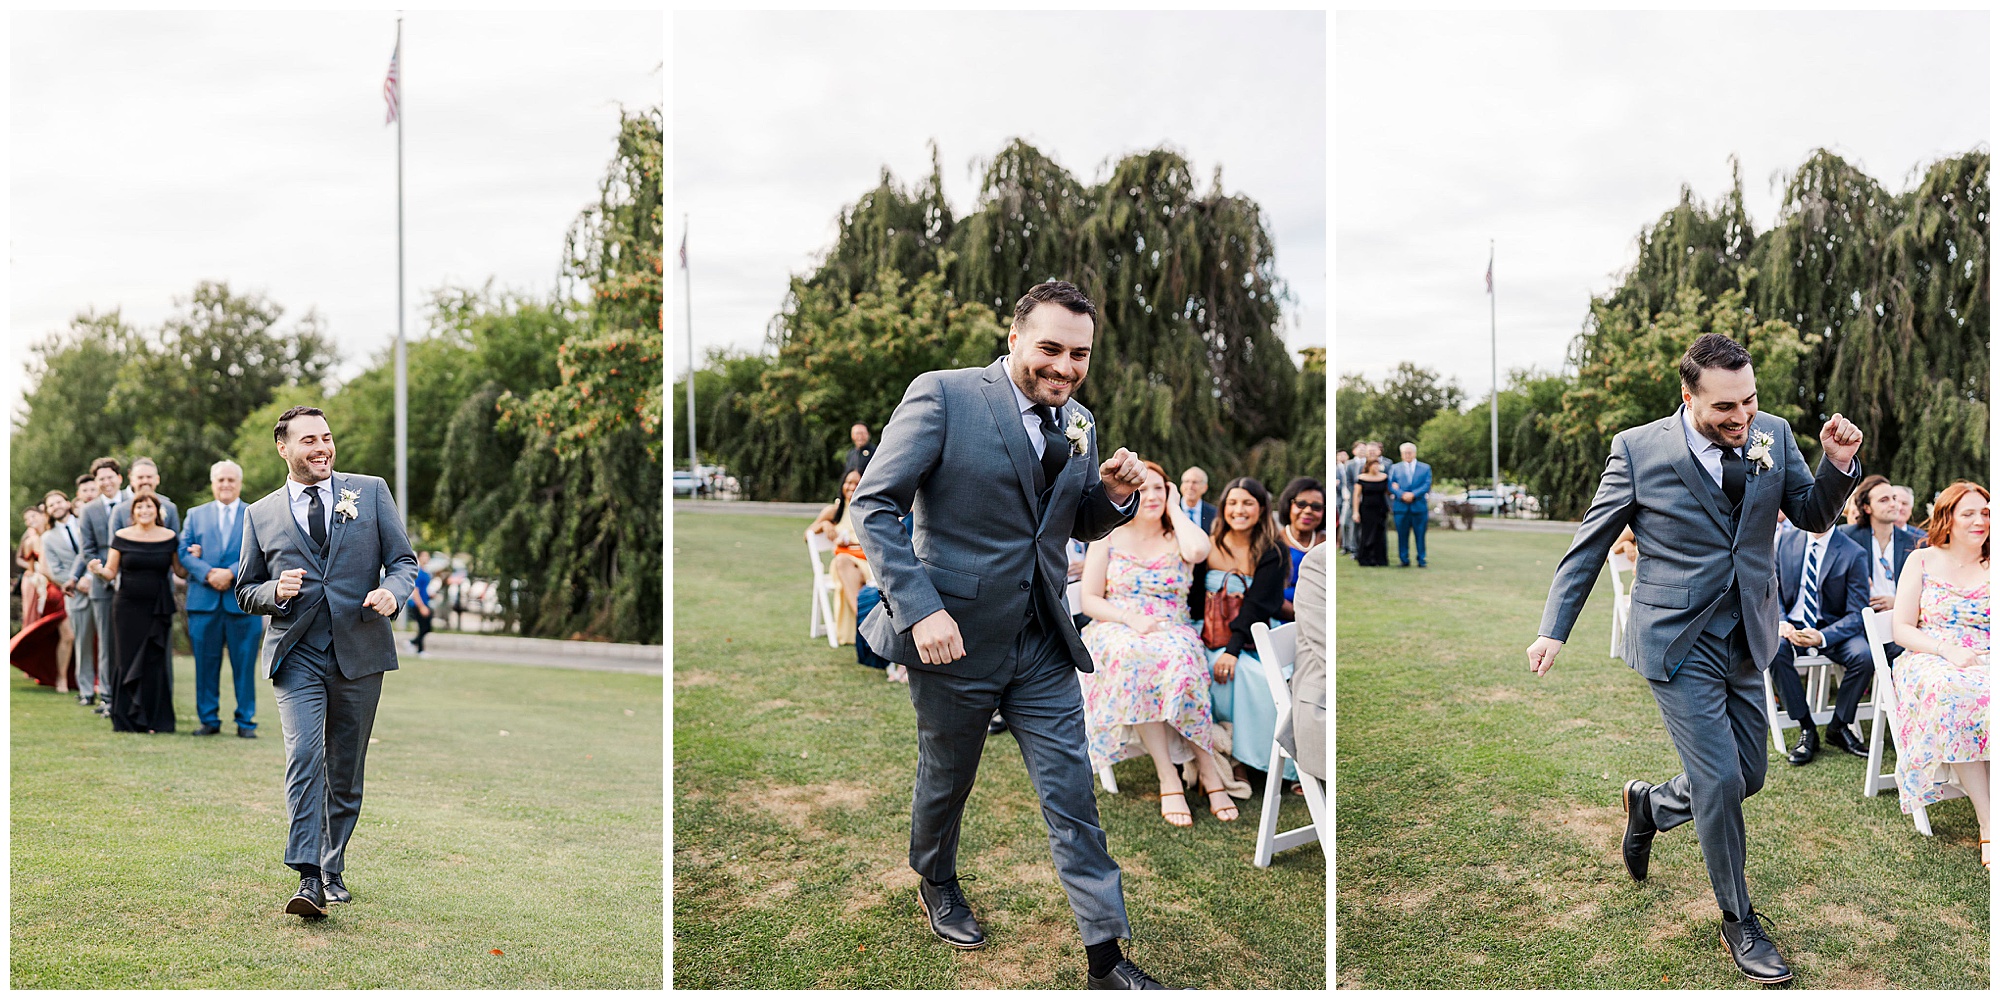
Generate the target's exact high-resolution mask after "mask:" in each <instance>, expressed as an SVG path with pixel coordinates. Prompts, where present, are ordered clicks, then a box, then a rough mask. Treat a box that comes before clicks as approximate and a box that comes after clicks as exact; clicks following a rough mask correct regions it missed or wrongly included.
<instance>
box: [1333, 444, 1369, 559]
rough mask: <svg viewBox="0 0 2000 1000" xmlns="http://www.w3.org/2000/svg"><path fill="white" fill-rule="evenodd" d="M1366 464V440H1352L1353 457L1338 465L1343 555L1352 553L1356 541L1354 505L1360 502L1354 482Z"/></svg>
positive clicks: (1358, 479) (1341, 547)
mask: <svg viewBox="0 0 2000 1000" xmlns="http://www.w3.org/2000/svg"><path fill="white" fill-rule="evenodd" d="M1367 464H1368V442H1366V441H1356V442H1354V457H1352V458H1349V459H1348V460H1347V461H1345V462H1342V463H1341V465H1340V492H1341V502H1340V551H1341V553H1342V554H1343V555H1350V556H1351V555H1353V554H1354V546H1355V544H1356V542H1357V539H1356V538H1355V537H1354V536H1355V531H1354V505H1355V504H1356V503H1359V502H1360V498H1359V497H1358V496H1356V495H1355V489H1356V488H1355V485H1354V484H1355V483H1357V482H1359V481H1360V476H1361V469H1362V467H1363V466H1365V465H1367Z"/></svg>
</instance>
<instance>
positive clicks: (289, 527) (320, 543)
mask: <svg viewBox="0 0 2000 1000" xmlns="http://www.w3.org/2000/svg"><path fill="white" fill-rule="evenodd" d="M275 437H276V438H277V442H278V455H279V456H280V457H282V458H283V459H284V460H285V465H286V467H287V468H288V469H290V470H291V475H290V476H289V477H288V478H287V479H286V480H285V485H284V487H283V488H282V489H279V490H277V491H276V492H274V493H271V494H270V495H269V496H266V497H265V498H264V499H262V500H259V501H257V502H256V503H254V504H251V505H250V510H249V512H248V515H247V516H246V517H245V518H244V521H243V561H242V563H241V564H239V565H238V566H237V567H236V601H237V603H238V604H239V605H240V606H241V607H242V608H243V610H244V611H245V612H247V613H249V614H253V615H269V616H270V619H271V625H270V628H268V629H266V630H265V632H264V651H263V662H264V663H265V664H266V669H267V670H268V671H269V675H270V678H271V682H272V686H273V687H274V688H276V690H277V696H278V721H279V722H280V723H282V724H283V725H284V729H285V805H286V811H287V812H288V813H289V814H290V816H291V835H290V837H289V838H288V839H287V841H286V843H285V864H286V865H287V866H289V867H291V868H293V869H295V870H297V871H298V873H299V891H298V893H297V894H296V895H294V896H293V897H292V898H291V901H290V902H288V903H286V904H285V912H286V913H296V914H298V915H300V916H302V917H305V918H306V919H308V920H312V919H317V918H320V917H324V916H326V907H327V904H329V903H346V902H350V901H352V899H353V898H354V897H353V896H352V895H351V894H350V893H349V892H348V891H347V886H346V885H345V884H344V883H343V882H342V881H341V873H342V872H343V871H345V870H346V866H345V864H344V859H345V857H346V851H347V838H348V837H350V836H352V835H353V833H354V823H355V821H356V820H357V819H359V818H360V816H361V774H362V767H363V765H364V764H365V763H366V760H367V756H368V734H369V732H370V731H372V730H373V729H374V727H375V705H376V702H378V701H379V700H381V697H382V674H383V672H384V671H388V670H394V669H396V640H395V636H394V634H393V633H392V632H391V631H390V628H389V620H390V619H391V618H393V617H395V615H396V612H397V610H398V609H400V608H401V607H402V606H403V602H405V601H407V600H409V598H410V588H411V586H412V585H413V584H414V583H415V582H416V579H417V557H416V555H415V554H413V553H412V552H411V551H410V540H409V538H407V537H406V536H405V535H404V534H403V521H402V518H401V516H399V515H398V514H397V512H396V501H395V499H394V498H393V497H391V496H390V495H389V485H388V484H387V483H384V482H383V481H382V480H380V479H377V478H375V477H373V476H357V475H353V474H351V473H341V474H339V475H335V474H334V471H333V431H332V429H331V428H329V427H328V426H327V423H326V414H324V413H322V412H320V411H319V410H317V409H315V408H313V407H310V406H294V407H292V408H291V409H289V410H286V411H285V413H284V415H283V416H281V417H279V418H278V426H277V428H276V431H275Z"/></svg>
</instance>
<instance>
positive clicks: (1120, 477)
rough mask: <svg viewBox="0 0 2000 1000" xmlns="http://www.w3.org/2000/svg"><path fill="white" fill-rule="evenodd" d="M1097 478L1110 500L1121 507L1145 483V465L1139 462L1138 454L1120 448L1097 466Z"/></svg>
mask: <svg viewBox="0 0 2000 1000" xmlns="http://www.w3.org/2000/svg"><path fill="white" fill-rule="evenodd" d="M1097 478H1098V480H1099V481H1100V482H1102V483H1104V493H1105V495H1106V496H1109V497H1110V498H1111V502H1112V503H1115V504H1117V505H1119V506H1121V507H1122V506H1124V505H1125V501H1126V500H1129V499H1131V497H1132V494H1133V493H1135V492H1137V491H1138V489H1139V487H1141V486H1144V485H1145V484H1146V467H1145V466H1144V465H1141V464H1140V463H1139V456H1137V455H1134V454H1132V453H1131V452H1129V451H1126V450H1125V449H1123V448H1120V449H1118V451H1117V452H1116V453H1115V454H1113V455H1112V456H1111V457H1110V458H1107V459H1105V460H1104V464H1103V465H1100V466H1098V467H1097Z"/></svg>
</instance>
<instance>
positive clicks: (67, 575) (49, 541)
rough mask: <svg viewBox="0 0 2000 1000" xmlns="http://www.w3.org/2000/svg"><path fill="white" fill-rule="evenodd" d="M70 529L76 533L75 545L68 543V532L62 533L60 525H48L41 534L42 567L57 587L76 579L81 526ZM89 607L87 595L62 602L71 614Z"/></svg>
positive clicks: (66, 584)
mask: <svg viewBox="0 0 2000 1000" xmlns="http://www.w3.org/2000/svg"><path fill="white" fill-rule="evenodd" d="M70 527H71V528H72V529H74V530H75V531H76V544H75V545H71V544H70V543H69V532H67V531H64V530H63V526H62V525H60V524H53V525H50V526H49V530H48V531H45V532H43V533H42V557H43V558H42V565H44V566H47V567H48V568H49V579H50V580H52V581H54V582H55V585H56V586H58V587H67V586H69V582H70V581H71V580H74V579H76V554H77V553H78V552H79V551H82V548H83V525H82V524H73V525H71V526H70ZM98 582H99V583H102V582H103V581H101V580H100V581H98ZM91 589H93V590H95V589H96V587H94V586H93V587H92V588H91ZM89 606H90V595H89V594H71V595H69V597H67V598H66V599H64V601H63V607H64V608H65V609H67V610H68V611H70V612H71V613H75V612H79V611H82V610H83V609H84V608H87V607H89Z"/></svg>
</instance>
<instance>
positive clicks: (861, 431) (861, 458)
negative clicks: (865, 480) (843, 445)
mask: <svg viewBox="0 0 2000 1000" xmlns="http://www.w3.org/2000/svg"><path fill="white" fill-rule="evenodd" d="M847 436H848V438H849V439H850V440H852V441H853V442H854V447H852V448H849V449H848V450H847V462H846V464H845V468H844V469H843V470H842V475H845V474H847V473H849V472H854V473H861V472H867V471H868V460H869V459H871V458H874V457H875V446H874V445H872V444H870V443H869V439H868V425H867V424H855V425H854V426H852V427H849V428H848V429H847Z"/></svg>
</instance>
